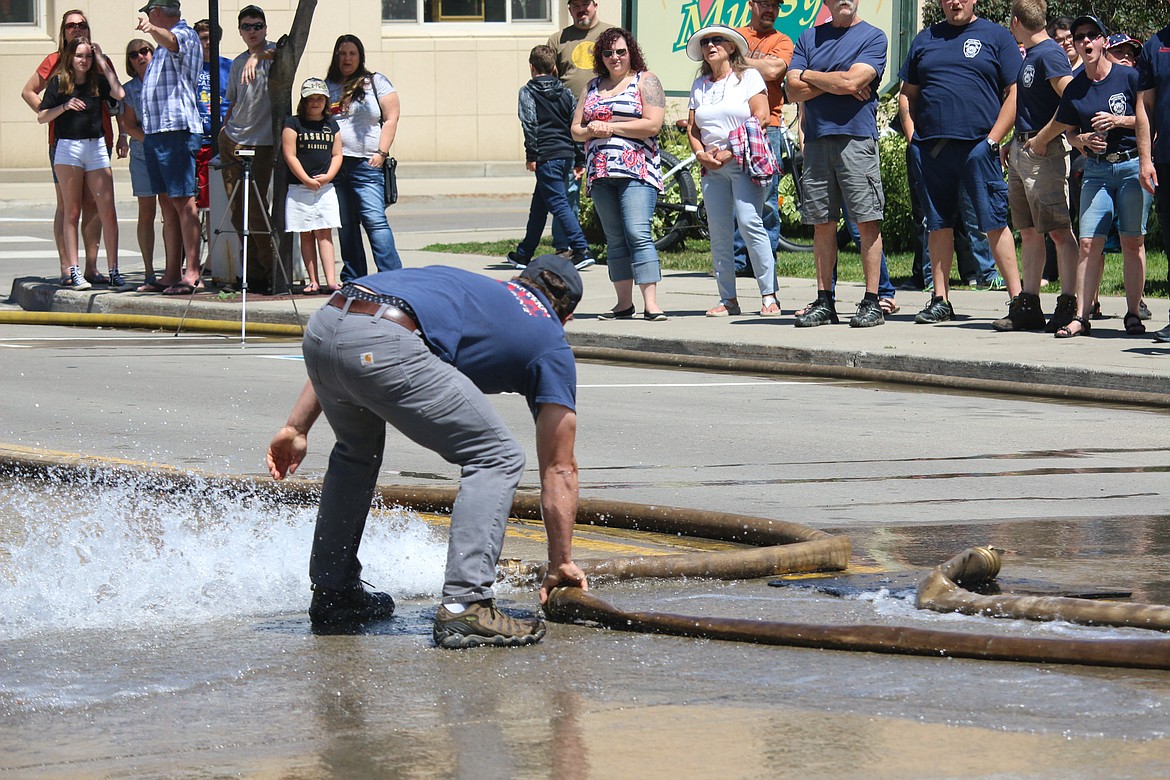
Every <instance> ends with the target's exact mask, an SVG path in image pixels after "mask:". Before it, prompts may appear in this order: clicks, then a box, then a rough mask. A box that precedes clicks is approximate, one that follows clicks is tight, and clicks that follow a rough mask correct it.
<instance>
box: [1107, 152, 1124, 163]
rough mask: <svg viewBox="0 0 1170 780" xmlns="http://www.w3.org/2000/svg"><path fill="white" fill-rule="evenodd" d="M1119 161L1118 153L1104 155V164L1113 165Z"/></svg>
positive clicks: (1119, 155)
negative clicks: (1109, 163)
mask: <svg viewBox="0 0 1170 780" xmlns="http://www.w3.org/2000/svg"><path fill="white" fill-rule="evenodd" d="M1120 159H1121V154H1120V153H1118V152H1110V153H1109V154H1107V155H1105V162H1111V163H1115V162H1117V161H1118V160H1120Z"/></svg>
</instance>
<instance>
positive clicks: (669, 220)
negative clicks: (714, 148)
mask: <svg viewBox="0 0 1170 780" xmlns="http://www.w3.org/2000/svg"><path fill="white" fill-rule="evenodd" d="M659 154H660V156H661V158H662V169H663V173H665V174H666V175H665V176H664V177H663V180H662V192H660V193H658V200H657V202H656V203H655V204H654V219H653V220H652V221H651V227H650V234H651V236H652V237H653V238H654V247H655V248H656V249H658V250H659V251H664V250H667V249H671V248H673V247H675V246H677V245H678V244H680V243H682V240H683V239H684V238H685V237H686V234H687V230H689V229H690V227H691V225H692V224H693V222H694V215H695V212H696V210H697V206H696V205H695V201H696V196H695V180H694V179H692V178H691V172H690V167H689V166H688V167H686V168H679V161H678V158H677V157H675V156H674V155H673V154H670V153H668V152H660V153H659ZM676 168H678V170H675V169H676Z"/></svg>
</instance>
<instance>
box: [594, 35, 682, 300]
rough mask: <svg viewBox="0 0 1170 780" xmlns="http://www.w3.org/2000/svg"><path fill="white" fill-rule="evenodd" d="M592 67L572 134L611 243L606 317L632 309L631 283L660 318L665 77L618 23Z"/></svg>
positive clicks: (597, 51)
mask: <svg viewBox="0 0 1170 780" xmlns="http://www.w3.org/2000/svg"><path fill="white" fill-rule="evenodd" d="M593 62H594V66H593V71H594V73H596V74H597V78H595V79H593V80H592V81H590V82H589V86H588V87H587V88H586V90H585V92H584V93H582V95H581V98H580V100H579V101H578V102H577V112H576V114H575V115H574V117H573V128H572V130H573V138H574V139H576V140H577V141H583V142H584V143H585V176H586V186H587V188H588V192H589V194H590V195H591V196H592V198H593V203H594V205H595V206H596V208H597V216H598V217H599V218H600V219H601V227H602V229H603V230H604V231H605V240H606V244H607V245H608V250H609V260H608V267H609V279H610V281H611V282H613V286H614V289H615V290H616V291H617V304H616V305H615V306H614V307H613V308H612V309H610V310H609V311H607V312H603V313H602V314H601V315H600V316H601V319H603V320H614V319H629V318H631V317H633V316H634V312H635V308H634V284H635V283H637V285H638V288H639V289H640V290H641V291H642V301H643V303H644V309H643V314H642V316H643V317H644V318H645V319H647V320H650V321H652V322H661V321H663V320H665V319H666V315H665V314H664V313H663V311H662V309H661V308H660V307H659V305H658V297H657V289H658V282H659V280H661V279H662V270H661V268H660V267H659V264H658V251H657V250H656V249H655V248H654V239H653V237H652V236H651V234H650V220H651V219H652V218H653V216H654V204H655V203H656V202H657V200H658V192H659V191H660V190H661V189H662V165H661V162H660V160H659V157H658V143H657V140H656V137H657V135H658V131H659V130H660V129H661V128H662V118H663V115H664V114H665V112H666V95H665V93H664V92H663V90H662V82H660V81H659V80H658V77H657V76H655V75H654V74H653V73H651V72H650V71H648V70H646V62H645V60H643V58H642V51H641V49H639V48H638V44H637V42H636V41H635V40H634V37H633V36H632V35H630V33H629V32H628V31H626V30H623V29H622V28H620V27H614V28H612V29H609V30H606V31H605V32H603V33H602V34H601V35H600V36H599V37H598V39H597V43H596V44H595V45H594V47H593Z"/></svg>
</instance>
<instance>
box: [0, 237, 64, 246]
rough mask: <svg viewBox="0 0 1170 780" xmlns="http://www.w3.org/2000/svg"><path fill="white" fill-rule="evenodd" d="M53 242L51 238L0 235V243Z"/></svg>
mask: <svg viewBox="0 0 1170 780" xmlns="http://www.w3.org/2000/svg"><path fill="white" fill-rule="evenodd" d="M26 242H29V243H37V242H39V243H45V244H51V243H53V239H51V238H37V237H36V236H0V244H23V243H26Z"/></svg>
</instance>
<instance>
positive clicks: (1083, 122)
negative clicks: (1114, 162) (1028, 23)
mask: <svg viewBox="0 0 1170 780" xmlns="http://www.w3.org/2000/svg"><path fill="white" fill-rule="evenodd" d="M1137 86H1138V74H1137V68H1130V67H1128V66H1126V65H1116V64H1115V65H1114V66H1113V67H1112V69H1110V71H1109V75H1108V76H1106V77H1105V78H1103V79H1101V80H1100V81H1096V82H1094V81H1092V80H1091V79H1090V78H1089V76H1088V74H1087V73H1084V72H1082V73H1081V74H1080V75H1079V76H1077V77H1076V78H1074V79H1073V80H1072V81H1070V82H1069V84H1068V86H1067V87H1065V89H1064V97H1062V98H1061V99H1060V108H1058V109H1057V110H1056V121H1057V122H1063V123H1064V124H1066V125H1074V126H1076V127H1078V128H1080V132H1082V133H1091V132H1093V115H1094V114H1096V113H1097V112H1098V111H1104V112H1105V113H1107V114H1113V115H1115V116H1133V115H1134V106H1135V105H1137V93H1138V89H1137ZM1105 140H1106V145H1105V151H1104V152H1101V154H1111V153H1113V152H1128V151H1130V150H1131V149H1136V148H1137V136H1136V135H1135V134H1134V131H1133V130H1129V129H1125V128H1122V127H1115V128H1113V129H1112V130H1110V131H1109V134H1108V135H1107V136H1106V139H1105Z"/></svg>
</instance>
